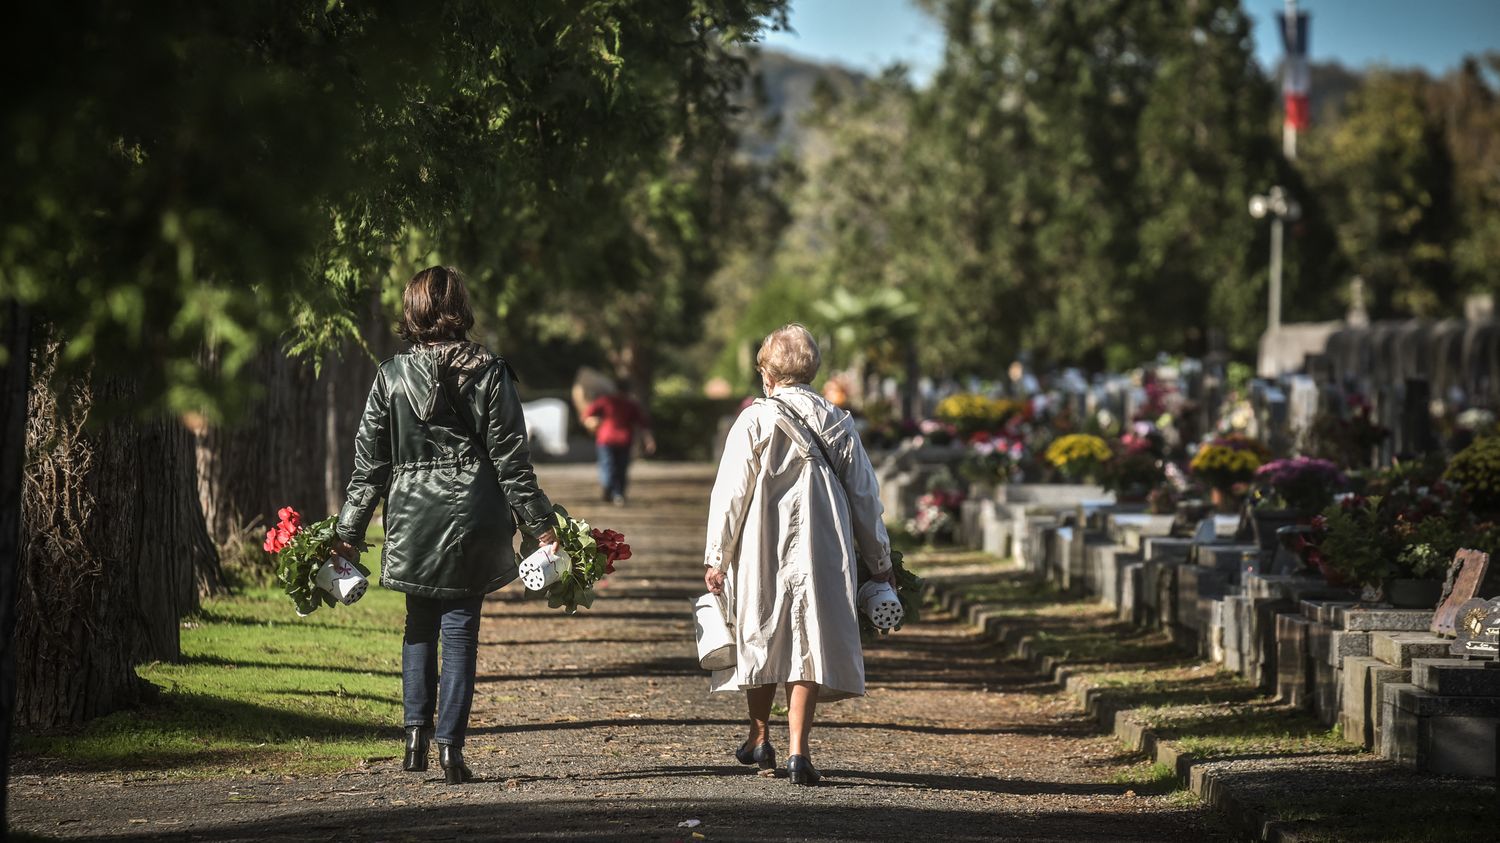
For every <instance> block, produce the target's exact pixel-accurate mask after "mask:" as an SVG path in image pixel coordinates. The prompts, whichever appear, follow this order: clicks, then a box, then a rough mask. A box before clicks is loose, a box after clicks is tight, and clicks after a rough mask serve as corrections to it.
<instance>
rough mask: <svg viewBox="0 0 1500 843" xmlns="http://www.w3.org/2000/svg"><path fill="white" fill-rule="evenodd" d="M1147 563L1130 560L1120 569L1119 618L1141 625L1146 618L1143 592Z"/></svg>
mask: <svg viewBox="0 0 1500 843" xmlns="http://www.w3.org/2000/svg"><path fill="white" fill-rule="evenodd" d="M1145 581H1146V563H1145V562H1130V563H1128V564H1126V565H1125V567H1124V568H1123V569H1121V571H1120V609H1119V618H1120V620H1122V621H1126V622H1127V623H1130V624H1134V625H1135V626H1140V625H1141V624H1142V623H1143V622H1144V621H1145V618H1146V603H1145V601H1144V600H1143V599H1142V595H1141V592H1142V591H1143V590H1144V589H1145Z"/></svg>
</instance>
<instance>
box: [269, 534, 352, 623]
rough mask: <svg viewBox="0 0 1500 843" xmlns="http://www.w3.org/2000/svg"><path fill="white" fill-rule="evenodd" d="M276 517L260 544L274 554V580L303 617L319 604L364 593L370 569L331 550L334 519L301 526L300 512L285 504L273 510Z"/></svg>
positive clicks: (327, 603) (345, 599)
mask: <svg viewBox="0 0 1500 843" xmlns="http://www.w3.org/2000/svg"><path fill="white" fill-rule="evenodd" d="M276 515H277V517H278V518H279V519H280V520H279V521H278V522H277V523H276V526H274V527H272V528H271V529H269V530H267V531H266V541H265V544H264V545H263V546H264V547H265V550H266V552H267V553H271V554H274V555H275V556H276V580H277V581H278V582H280V583H281V585H282V587H283V588H285V589H286V594H287V596H288V597H290V598H291V599H292V603H293V604H294V605H295V606H296V607H297V614H299V615H302V616H303V617H306V616H307V615H310V614H312V613H313V611H314V610H316V609H317V608H318V607H319V606H332V605H334V604H335V603H344V604H346V605H347V604H350V603H353V602H354V601H356V600H358V599H359V598H360V597H363V596H364V593H365V589H366V588H367V587H368V578H369V576H370V569H369V568H366V567H365V566H363V565H361V564H360V563H359V562H357V561H354V560H351V559H345V558H343V557H342V556H339V555H337V554H335V553H334V552H333V543H334V540H335V539H336V538H337V537H336V536H335V535H334V532H333V526H334V523H335V522H336V521H337V520H338V519H336V518H331V517H330V518H324V519H323V520H322V521H319V522H317V523H315V524H309V525H304V524H303V523H302V515H301V514H300V513H298V512H297V510H295V509H292V508H291V507H289V506H284V507H282V508H281V510H280V511H279V512H277V513H276Z"/></svg>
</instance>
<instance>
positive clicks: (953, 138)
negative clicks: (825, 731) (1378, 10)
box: [788, 0, 1275, 373]
mask: <svg viewBox="0 0 1500 843" xmlns="http://www.w3.org/2000/svg"><path fill="white" fill-rule="evenodd" d="M924 5H926V6H927V7H928V9H929V10H930V11H931V12H932V13H933V14H934V16H935V17H937V19H938V20H939V21H940V22H941V24H942V26H943V27H944V30H945V32H946V35H947V42H948V44H947V51H946V54H945V60H944V64H943V67H942V69H941V70H940V71H939V72H938V74H937V77H936V78H935V79H934V80H933V83H932V84H931V85H930V86H929V87H927V88H925V89H923V90H913V89H912V88H911V87H910V86H909V85H907V84H905V82H904V80H902V79H900V78H899V76H897V77H887V78H884V79H881V80H879V81H877V82H876V83H874V84H872V85H871V86H870V87H869V88H868V90H867V92H866V93H865V94H864V95H863V96H860V97H857V98H854V99H852V100H850V101H848V102H844V103H837V104H835V105H834V106H833V107H832V109H831V110H830V112H829V113H828V114H826V115H825V116H824V118H823V125H824V126H825V133H826V136H827V139H828V143H829V146H830V147H831V149H832V152H831V153H830V154H829V156H828V158H827V160H825V161H820V162H816V163H815V164H813V165H811V166H810V167H809V179H808V185H807V187H806V189H805V190H804V191H803V195H802V197H801V198H800V199H799V201H798V202H796V203H794V205H793V207H794V210H795V211H796V212H797V213H798V214H799V216H800V217H801V219H799V220H798V221H797V222H796V223H794V226H793V229H794V230H796V229H799V228H802V227H807V228H810V229H812V230H813V231H814V232H815V233H817V234H818V235H820V236H818V237H817V238H816V239H815V240H813V239H811V238H809V240H810V242H813V243H816V244H817V246H818V248H819V249H820V251H821V253H822V255H823V256H822V258H821V260H819V261H818V262H817V267H818V268H817V271H816V272H815V273H814V275H816V276H817V277H821V278H827V279H829V283H830V284H831V285H832V286H836V287H847V288H850V289H852V290H856V291H869V290H899V291H901V292H902V293H904V294H905V296H906V299H907V301H910V302H913V303H916V304H917V305H918V306H917V307H916V308H914V310H915V314H914V319H915V325H914V328H915V332H916V335H918V336H920V337H921V338H922V341H921V342H920V343H919V345H918V350H919V353H920V356H921V362H922V364H923V366H924V368H925V369H926V370H927V371H933V372H950V373H964V372H993V371H995V370H996V369H998V368H1000V367H1002V366H1004V365H1005V364H1006V363H1008V362H1009V361H1010V360H1011V359H1014V358H1015V356H1017V355H1019V354H1021V353H1023V352H1026V351H1030V352H1032V353H1034V354H1035V355H1037V356H1039V357H1041V358H1042V359H1044V360H1050V361H1079V362H1091V363H1094V364H1102V363H1103V362H1104V361H1105V360H1106V359H1115V358H1119V359H1128V358H1130V357H1132V356H1134V357H1135V358H1136V359H1140V358H1141V357H1143V356H1150V355H1153V354H1155V353H1156V352H1158V351H1161V350H1163V349H1167V350H1187V351H1202V350H1204V349H1205V348H1206V345H1207V336H1206V334H1205V333H1204V331H1203V326H1206V325H1209V324H1222V325H1235V326H1239V325H1245V326H1247V327H1246V328H1244V329H1239V328H1237V329H1236V331H1235V332H1234V333H1233V334H1232V335H1231V339H1232V340H1233V341H1234V342H1235V343H1236V346H1237V347H1239V348H1249V347H1250V346H1251V345H1252V344H1253V342H1254V340H1255V338H1256V331H1255V329H1254V326H1256V325H1259V324H1261V319H1260V318H1258V317H1259V314H1260V313H1262V312H1263V310H1264V306H1263V304H1262V300H1263V299H1262V296H1263V291H1264V273H1263V270H1262V267H1263V265H1264V254H1265V252H1264V251H1263V250H1256V249H1250V248H1247V246H1248V244H1250V243H1251V242H1253V241H1255V240H1256V238H1258V237H1262V236H1263V235H1262V234H1261V233H1259V231H1258V229H1257V228H1256V227H1255V223H1254V222H1253V220H1251V219H1250V217H1249V216H1248V215H1247V214H1246V212H1245V204H1246V201H1247V199H1248V197H1249V196H1250V194H1251V192H1252V191H1255V190H1263V189H1265V188H1266V187H1268V186H1269V184H1270V183H1271V182H1272V179H1273V176H1274V162H1275V148H1274V145H1273V144H1272V143H1271V141H1270V138H1269V136H1268V135H1269V133H1268V131H1267V127H1268V126H1269V124H1270V117H1271V109H1272V105H1273V95H1272V90H1271V87H1270V85H1269V84H1268V83H1267V81H1266V79H1265V78H1264V77H1263V75H1262V74H1261V72H1260V71H1259V70H1258V68H1257V67H1256V65H1255V62H1254V59H1253V53H1252V49H1251V46H1252V45H1251V41H1250V34H1249V33H1250V26H1249V22H1248V19H1247V18H1246V17H1245V16H1244V15H1243V14H1242V13H1241V11H1240V9H1239V4H1238V3H1237V2H1235V0H1215V2H1206V3H1195V4H1153V3H1133V2H1124V0H1085V2H1077V3H1052V4H1034V3H1016V2H1009V0H931V2H927V3H925V4H924ZM788 246H789V247H790V248H797V246H798V244H797V243H789V244H788ZM1164 313H1170V314H1173V318H1167V319H1163V318H1162V314H1164ZM1252 317H1254V318H1252Z"/></svg>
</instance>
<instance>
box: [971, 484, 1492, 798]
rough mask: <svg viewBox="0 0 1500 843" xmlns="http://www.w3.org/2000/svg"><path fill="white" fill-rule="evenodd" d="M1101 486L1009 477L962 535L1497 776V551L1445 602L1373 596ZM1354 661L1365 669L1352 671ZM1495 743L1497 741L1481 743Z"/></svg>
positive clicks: (1317, 699) (1274, 686)
mask: <svg viewBox="0 0 1500 843" xmlns="http://www.w3.org/2000/svg"><path fill="white" fill-rule="evenodd" d="M1101 495H1102V491H1101V490H1099V489H1097V488H1089V487H1082V486H1021V487H1002V488H1001V489H999V490H997V491H996V492H995V493H994V494H993V495H991V496H982V497H978V498H972V499H971V500H970V501H969V502H967V503H966V504H965V511H964V518H963V519H962V524H963V527H962V530H961V536H962V538H963V540H964V541H965V543H967V544H969V545H971V546H974V547H979V548H982V549H984V550H987V551H989V552H992V553H996V554H998V555H1002V556H1011V557H1013V558H1015V559H1017V560H1018V561H1019V562H1020V563H1021V564H1022V565H1023V566H1024V567H1025V568H1026V569H1028V570H1031V571H1034V572H1036V573H1037V574H1039V575H1041V576H1044V577H1046V578H1048V579H1050V580H1052V581H1054V582H1056V583H1057V584H1059V585H1061V586H1062V587H1064V588H1066V589H1069V590H1070V591H1073V592H1075V593H1080V594H1086V595H1089V596H1093V597H1097V598H1099V599H1101V600H1103V601H1104V602H1106V603H1107V604H1109V605H1111V606H1113V607H1116V608H1117V610H1118V611H1119V613H1120V616H1121V618H1122V619H1125V620H1129V621H1131V622H1134V623H1137V624H1143V625H1150V626H1154V627H1159V628H1162V629H1164V630H1167V631H1169V632H1170V633H1171V634H1172V637H1173V638H1174V640H1176V641H1178V642H1179V643H1181V644H1182V645H1184V646H1185V647H1187V648H1189V649H1195V650H1196V651H1197V652H1198V653H1200V654H1201V655H1202V656H1204V657H1205V658H1208V659H1211V660H1213V661H1215V662H1217V663H1220V664H1223V665H1224V666H1225V667H1226V668H1228V669H1231V670H1235V671H1236V672H1239V673H1240V674H1241V675H1243V676H1245V677H1246V678H1247V679H1248V680H1249V681H1251V682H1252V683H1255V684H1257V685H1259V686H1260V687H1262V688H1264V689H1265V690H1266V691H1267V692H1275V693H1277V694H1278V696H1280V697H1281V698H1282V699H1283V701H1285V702H1287V703H1288V704H1291V705H1295V706H1300V707H1305V708H1307V709H1309V710H1311V711H1314V712H1316V713H1317V714H1318V716H1320V717H1321V718H1322V719H1323V720H1324V722H1326V723H1327V724H1328V725H1330V726H1331V725H1333V724H1334V723H1337V722H1345V721H1348V720H1350V719H1353V720H1357V721H1359V722H1358V723H1357V724H1349V725H1346V727H1345V734H1346V737H1348V738H1349V739H1350V740H1353V741H1354V742H1356V743H1365V744H1366V745H1367V746H1368V747H1370V748H1372V749H1377V750H1381V749H1384V750H1386V751H1387V754H1389V755H1390V756H1391V757H1393V758H1395V759H1396V760H1400V761H1405V762H1410V763H1413V764H1416V765H1417V766H1419V767H1426V768H1428V769H1434V770H1438V771H1442V772H1457V773H1462V774H1468V775H1494V763H1495V762H1494V751H1493V747H1494V745H1495V733H1494V732H1495V727H1496V724H1497V723H1500V690H1496V691H1495V692H1494V693H1493V694H1489V692H1488V689H1490V688H1491V687H1496V686H1492V684H1491V683H1493V682H1496V681H1500V663H1496V662H1495V661H1494V653H1495V649H1496V641H1497V629H1496V627H1497V624H1496V620H1497V613H1496V612H1495V611H1494V610H1495V609H1496V608H1497V605H1500V601H1495V600H1483V599H1480V598H1478V597H1477V596H1476V595H1477V594H1478V593H1479V591H1480V589H1481V588H1482V584H1483V583H1484V580H1485V573H1486V570H1487V569H1488V566H1489V560H1488V557H1486V556H1485V555H1484V554H1482V553H1477V552H1465V553H1464V554H1462V555H1461V556H1460V558H1459V559H1458V560H1456V562H1455V566H1454V569H1453V572H1452V575H1451V576H1450V580H1449V582H1448V584H1447V585H1446V587H1445V589H1444V594H1443V598H1442V601H1441V605H1440V606H1439V607H1438V608H1439V610H1440V611H1437V612H1434V611H1432V610H1427V611H1425V612H1424V611H1412V610H1394V609H1389V608H1381V607H1379V606H1364V605H1360V604H1358V603H1357V602H1356V595H1355V594H1353V593H1352V592H1349V591H1348V590H1346V589H1340V588H1335V587H1331V586H1328V585H1327V584H1326V583H1324V582H1323V581H1322V580H1321V578H1318V577H1309V576H1299V575H1287V574H1273V573H1266V572H1265V569H1266V568H1267V567H1268V566H1267V562H1268V561H1269V560H1266V559H1265V557H1264V555H1263V554H1262V552H1261V550H1260V548H1259V547H1258V546H1257V545H1255V544H1253V543H1251V542H1247V541H1245V540H1244V539H1242V538H1237V537H1236V535H1235V534H1236V524H1235V520H1234V519H1232V518H1216V519H1210V520H1208V521H1205V522H1204V523H1203V524H1200V525H1199V526H1200V529H1199V530H1197V531H1194V533H1195V534H1193V535H1181V536H1180V537H1178V536H1173V535H1171V534H1170V533H1172V532H1173V530H1172V527H1173V524H1172V519H1171V518H1170V517H1166V516H1151V515H1147V514H1145V513H1141V512H1138V511H1131V510H1130V509H1129V508H1127V507H1121V506H1117V505H1115V504H1114V503H1113V502H1112V501H1111V500H1109V499H1108V498H1107V497H1103V498H1101V497H1100V496H1101ZM1177 528H1178V529H1179V530H1180V529H1181V528H1182V525H1180V524H1179V525H1177ZM1179 535H1180V534H1179ZM1430 629H1443V630H1445V631H1448V630H1451V631H1450V632H1448V634H1449V635H1450V636H1456V637H1449V638H1440V637H1439V636H1438V635H1437V634H1436V633H1434V632H1431V631H1429V630H1430ZM1418 639H1420V640H1418ZM1450 650H1451V651H1452V652H1453V653H1454V654H1457V656H1456V657H1454V656H1450V653H1449V651H1450ZM1388 653H1395V654H1397V655H1394V656H1387V654H1388ZM1377 656H1387V657H1388V658H1392V659H1393V660H1394V661H1395V662H1396V663H1395V664H1394V665H1393V664H1390V663H1387V662H1385V661H1383V660H1382V659H1381V658H1377ZM1439 656H1446V657H1448V658H1444V659H1441V660H1439V659H1437V658H1436V657H1439ZM1349 659H1355V660H1356V661H1355V662H1349ZM1414 660H1415V661H1417V662H1419V663H1418V664H1416V665H1413V663H1412V662H1413V661H1414ZM1428 661H1432V662H1434V663H1431V664H1428V663H1427V662H1428ZM1486 664H1496V665H1497V667H1496V668H1494V669H1489V668H1483V667H1481V666H1482V665H1486ZM1346 666H1352V667H1355V668H1357V670H1356V671H1355V672H1354V673H1352V674H1351V673H1346V671H1345V667H1346ZM1474 669H1480V670H1483V671H1484V672H1483V674H1481V673H1476V672H1475V670H1474ZM1372 670H1373V671H1374V672H1373V673H1372ZM1459 670H1462V671H1464V672H1463V673H1461V674H1459V673H1456V672H1455V671H1459ZM1355 680H1358V681H1357V682H1356V681H1355ZM1346 688H1353V689H1355V691H1356V692H1357V694H1358V697H1359V698H1358V699H1355V698H1354V697H1353V696H1350V692H1349V691H1346ZM1459 690H1463V691H1464V694H1463V695H1462V696H1460V695H1458V694H1457V691H1459ZM1381 693H1386V694H1387V695H1388V696H1390V700H1389V702H1387V700H1385V699H1384V698H1382V697H1381V696H1380V694H1381ZM1372 695H1373V696H1372ZM1346 709H1351V710H1354V715H1351V716H1346V715H1349V711H1346ZM1387 721H1388V722H1389V725H1390V726H1391V727H1392V728H1390V729H1386V730H1378V731H1381V732H1382V733H1389V735H1390V736H1391V738H1392V740H1391V741H1390V742H1388V744H1381V743H1377V742H1376V741H1374V740H1373V738H1367V737H1362V735H1365V734H1366V733H1368V734H1370V735H1373V734H1374V733H1375V732H1376V731H1377V728H1376V727H1377V726H1379V725H1380V724H1382V723H1386V722H1387ZM1424 729H1425V730H1426V731H1423V730H1424ZM1486 734H1487V735H1488V737H1486ZM1402 736H1406V738H1405V739H1404V742H1403V740H1402V739H1401V738H1402ZM1424 742H1425V743H1424ZM1483 746H1489V747H1491V749H1490V750H1489V751H1488V752H1486V751H1483V750H1482V749H1481V750H1480V751H1475V747H1483ZM1459 749H1462V750H1463V751H1462V752H1461V753H1458V754H1457V755H1456V754H1455V752H1456V751H1457V750H1459Z"/></svg>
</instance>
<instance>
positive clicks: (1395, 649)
mask: <svg viewBox="0 0 1500 843" xmlns="http://www.w3.org/2000/svg"><path fill="white" fill-rule="evenodd" d="M1448 644H1449V641H1448V639H1446V638H1443V637H1442V636H1439V635H1433V634H1432V633H1430V632H1372V633H1370V653H1371V655H1373V656H1375V658H1377V659H1380V660H1381V661H1383V662H1385V663H1386V664H1389V665H1395V666H1396V667H1404V668H1410V667H1411V663H1412V660H1413V659H1440V658H1444V657H1446V656H1447V655H1448Z"/></svg>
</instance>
